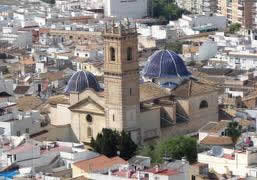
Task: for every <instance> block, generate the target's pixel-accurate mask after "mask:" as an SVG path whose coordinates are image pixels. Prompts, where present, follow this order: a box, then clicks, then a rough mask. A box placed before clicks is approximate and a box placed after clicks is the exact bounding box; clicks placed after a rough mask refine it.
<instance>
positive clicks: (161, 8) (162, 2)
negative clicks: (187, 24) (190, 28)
mask: <svg viewBox="0 0 257 180" xmlns="http://www.w3.org/2000/svg"><path fill="white" fill-rule="evenodd" d="M152 7H153V9H152V10H153V12H152V13H153V17H156V18H160V17H164V18H165V19H166V20H177V19H179V18H180V17H181V16H182V14H188V13H189V12H187V11H186V10H184V9H181V8H179V7H178V6H177V5H176V3H175V1H174V0H153V1H152Z"/></svg>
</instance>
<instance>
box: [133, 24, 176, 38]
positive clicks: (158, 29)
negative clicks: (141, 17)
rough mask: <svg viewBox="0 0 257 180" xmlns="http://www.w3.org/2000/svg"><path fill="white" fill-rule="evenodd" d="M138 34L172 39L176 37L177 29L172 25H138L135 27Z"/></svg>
mask: <svg viewBox="0 0 257 180" xmlns="http://www.w3.org/2000/svg"><path fill="white" fill-rule="evenodd" d="M137 31H138V33H139V34H140V36H144V37H149V38H154V39H165V40H167V41H174V40H176V39H177V31H176V29H175V28H174V27H173V26H160V25H153V26H145V25H139V26H138V29H137Z"/></svg>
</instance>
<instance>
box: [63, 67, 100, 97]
mask: <svg viewBox="0 0 257 180" xmlns="http://www.w3.org/2000/svg"><path fill="white" fill-rule="evenodd" d="M88 88H92V89H94V90H95V91H100V90H101V88H100V85H99V84H98V82H97V80H96V78H95V76H94V75H93V74H92V73H90V72H85V71H78V72H76V73H74V74H73V75H72V76H71V78H70V80H69V82H68V84H67V86H66V88H65V89H64V92H65V93H70V92H82V91H84V90H85V89H88Z"/></svg>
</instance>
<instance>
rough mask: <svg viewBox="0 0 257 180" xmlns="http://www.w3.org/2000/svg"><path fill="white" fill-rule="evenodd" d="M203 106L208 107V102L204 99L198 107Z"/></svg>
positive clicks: (202, 107) (201, 107)
mask: <svg viewBox="0 0 257 180" xmlns="http://www.w3.org/2000/svg"><path fill="white" fill-rule="evenodd" d="M204 108H208V102H207V101H205V100H203V101H201V103H200V107H199V109H204Z"/></svg>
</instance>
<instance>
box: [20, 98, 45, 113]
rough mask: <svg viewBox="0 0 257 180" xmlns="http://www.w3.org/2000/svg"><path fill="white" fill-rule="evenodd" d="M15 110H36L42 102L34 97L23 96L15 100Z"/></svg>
mask: <svg viewBox="0 0 257 180" xmlns="http://www.w3.org/2000/svg"><path fill="white" fill-rule="evenodd" d="M16 103H17V108H18V109H19V110H20V111H30V110H35V109H37V108H38V107H39V106H40V105H41V104H43V102H42V101H41V100H40V99H39V98H38V97H35V96H23V97H20V98H19V99H18V100H17V102H16Z"/></svg>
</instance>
